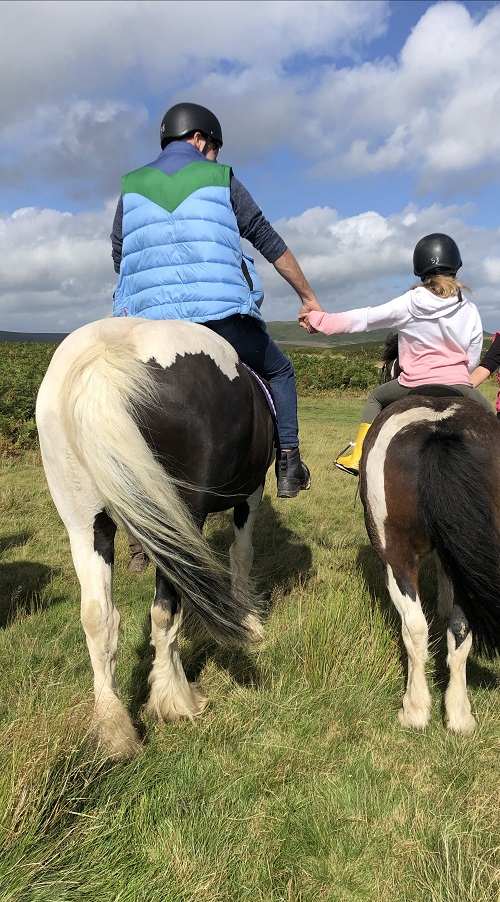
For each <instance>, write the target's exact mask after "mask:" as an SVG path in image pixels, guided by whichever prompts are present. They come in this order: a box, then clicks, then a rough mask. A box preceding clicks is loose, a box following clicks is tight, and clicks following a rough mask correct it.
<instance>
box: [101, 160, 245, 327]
mask: <svg viewBox="0 0 500 902" xmlns="http://www.w3.org/2000/svg"><path fill="white" fill-rule="evenodd" d="M230 175H231V170H230V167H229V166H220V165H218V164H217V163H211V162H209V161H206V160H202V161H199V162H198V161H196V162H193V163H189V164H188V165H186V166H182V168H180V169H178V170H177V171H176V172H174V173H173V174H172V175H167V174H166V173H165V172H163V171H162V170H161V169H158V168H155V167H154V165H153V166H145V167H142V168H141V169H137V170H135V171H134V172H130V173H128V175H125V176H124V177H123V179H122V195H123V223H122V231H123V249H122V261H121V266H120V278H119V281H118V285H117V288H116V291H115V297H114V304H113V312H114V315H115V316H144V317H146V318H147V319H187V320H191V321H192V322H198V323H203V322H207V321H209V320H217V319H225V318H226V317H228V316H232V315H234V314H249V315H251V316H255V317H257V318H258V319H262V317H261V314H260V311H259V307H258V305H257V303H256V300H257V298H256V295H255V294H254V293H253V292H252V291H251V290H250V286H249V284H248V282H247V280H246V278H245V275H244V273H243V271H242V268H241V263H242V246H241V238H240V234H239V231H238V226H237V223H236V217H235V215H234V212H233V208H232V206H231V199H230V187H229V186H230Z"/></svg>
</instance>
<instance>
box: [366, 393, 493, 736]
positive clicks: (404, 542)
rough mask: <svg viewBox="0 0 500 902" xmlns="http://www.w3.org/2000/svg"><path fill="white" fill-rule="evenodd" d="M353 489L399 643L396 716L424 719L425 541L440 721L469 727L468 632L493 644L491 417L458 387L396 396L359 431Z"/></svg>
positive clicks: (413, 722) (484, 644)
mask: <svg viewBox="0 0 500 902" xmlns="http://www.w3.org/2000/svg"><path fill="white" fill-rule="evenodd" d="M360 495H361V499H362V502H363V506H364V511H365V523H366V528H367V531H368V535H369V538H370V540H371V542H372V545H373V547H374V548H375V550H376V552H377V554H378V555H379V557H380V559H381V561H382V563H383V565H384V567H385V576H386V583H387V587H388V590H389V593H390V596H391V599H392V601H393V603H394V605H395V606H396V608H397V610H398V612H399V615H400V617H401V623H402V635H403V640H404V643H405V646H406V649H407V652H408V681H407V687H406V692H405V695H404V698H403V707H402V709H401V711H400V712H399V719H400V721H401V723H402V724H403V725H404V726H408V727H416V728H424V727H425V726H426V725H427V723H428V721H429V716H430V706H431V700H430V695H429V690H428V687H427V683H426V678H425V662H426V660H427V657H428V650H427V646H428V626H427V621H426V618H425V616H424V613H423V611H422V607H421V603H420V598H419V587H418V573H419V565H420V562H421V560H422V558H423V557H424V556H425V555H426V554H428V553H429V552H431V551H433V550H434V551H435V553H436V560H437V574H438V587H439V593H438V596H439V597H438V601H437V609H438V613H439V614H440V615H441V616H442V617H445V618H447V620H448V629H447V644H448V657H447V663H448V667H449V673H450V679H449V684H448V688H447V690H446V693H445V725H446V726H447V728H448V729H449V730H451V731H453V732H454V733H469V732H472V730H474V728H475V725H476V722H475V720H474V717H473V715H472V713H471V708H470V703H469V699H468V696H467V686H466V672H465V671H466V661H467V656H468V654H469V651H470V649H471V645H472V642H473V640H474V642H475V644H476V647H477V648H478V649H479V650H480V651H482V652H484V653H486V654H490V655H494V654H497V653H498V652H499V651H500V422H499V421H498V420H497V418H496V417H495V414H494V413H493V412H491V413H489V412H488V410H487V408H486V407H483V405H481V404H478V403H477V402H475V401H473V400H470V399H466V398H464V397H425V396H424V395H414V396H408V397H406V398H404V399H402V400H400V401H396V402H395V403H393V404H391V405H390V406H389V407H386V408H385V410H383V411H382V413H381V414H379V416H377V418H376V420H375V422H374V423H373V425H372V427H371V428H370V430H369V432H368V434H367V437H366V439H365V442H364V446H363V455H362V458H361V467H360Z"/></svg>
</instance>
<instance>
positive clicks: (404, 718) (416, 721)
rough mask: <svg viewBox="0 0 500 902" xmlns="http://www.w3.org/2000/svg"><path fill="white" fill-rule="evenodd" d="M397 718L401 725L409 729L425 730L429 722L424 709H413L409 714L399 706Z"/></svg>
mask: <svg viewBox="0 0 500 902" xmlns="http://www.w3.org/2000/svg"><path fill="white" fill-rule="evenodd" d="M398 720H399V722H400V724H401V726H402V727H408V728H409V729H411V730H425V728H426V727H427V725H428V723H429V715H428V714H425V712H424V711H415V712H413V713H412V714H410V713H409V712H408V711H405V709H404V708H400V709H399V711H398Z"/></svg>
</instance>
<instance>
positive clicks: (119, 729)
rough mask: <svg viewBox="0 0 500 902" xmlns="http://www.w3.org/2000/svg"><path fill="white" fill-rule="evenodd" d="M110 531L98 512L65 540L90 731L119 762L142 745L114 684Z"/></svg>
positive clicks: (115, 623) (114, 613)
mask: <svg viewBox="0 0 500 902" xmlns="http://www.w3.org/2000/svg"><path fill="white" fill-rule="evenodd" d="M115 531H116V527H115V524H114V523H113V522H112V520H110V518H109V517H108V515H107V514H106V513H105V511H100V512H99V513H97V514H96V515H95V517H94V522H93V525H92V527H91V529H87V530H86V531H85V532H82V530H81V529H79V530H78V531H77V532H72V533H70V541H71V550H72V554H73V561H74V565H75V569H76V572H77V576H78V579H79V581H80V586H81V621H82V626H83V629H84V631H85V636H86V639H87V646H88V649H89V654H90V660H91V662H92V668H93V671H94V696H95V707H94V717H93V729H94V732H95V735H96V739H97V743H98V746H99V747H100V748H102V750H103V751H104V752H105V753H106V754H108V755H109V756H110V757H111V758H117V759H119V758H132V757H133V756H134V755H135V754H136V753H137V752H138V751H139V749H140V748H141V743H140V740H139V737H138V735H137V732H136V730H135V728H134V726H133V724H132V721H131V719H130V716H129V713H128V711H127V710H126V708H125V706H124V705H123V703H122V701H121V700H120V698H119V692H118V686H117V683H116V652H117V647H118V627H119V623H120V615H119V613H118V610H117V609H116V607H115V606H114V603H113V587H112V581H113V554H114V551H113V549H114V536H115Z"/></svg>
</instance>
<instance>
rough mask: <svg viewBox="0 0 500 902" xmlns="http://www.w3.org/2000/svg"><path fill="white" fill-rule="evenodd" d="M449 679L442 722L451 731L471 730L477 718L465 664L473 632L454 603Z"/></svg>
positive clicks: (450, 638)
mask: <svg viewBox="0 0 500 902" xmlns="http://www.w3.org/2000/svg"><path fill="white" fill-rule="evenodd" d="M446 638H447V644H448V657H447V659H446V663H447V664H448V667H449V671H450V681H449V683H448V688H447V690H446V692H445V696H444V707H445V715H444V725H445V727H446V728H447V729H448V730H450V731H451V732H452V733H473V732H474V730H475V728H476V721H475V719H474V717H473V715H472V713H471V707H470V702H469V698H468V695H467V681H466V665H467V657H468V655H469V652H470V649H471V645H472V633H471V631H470V628H469V624H468V622H467V619H466V617H465V614H464V612H463V611H462V608H461V607H459V605H457V604H455V605H454V606H453V611H452V614H451V619H450V623H449V626H448V630H447V634H446Z"/></svg>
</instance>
